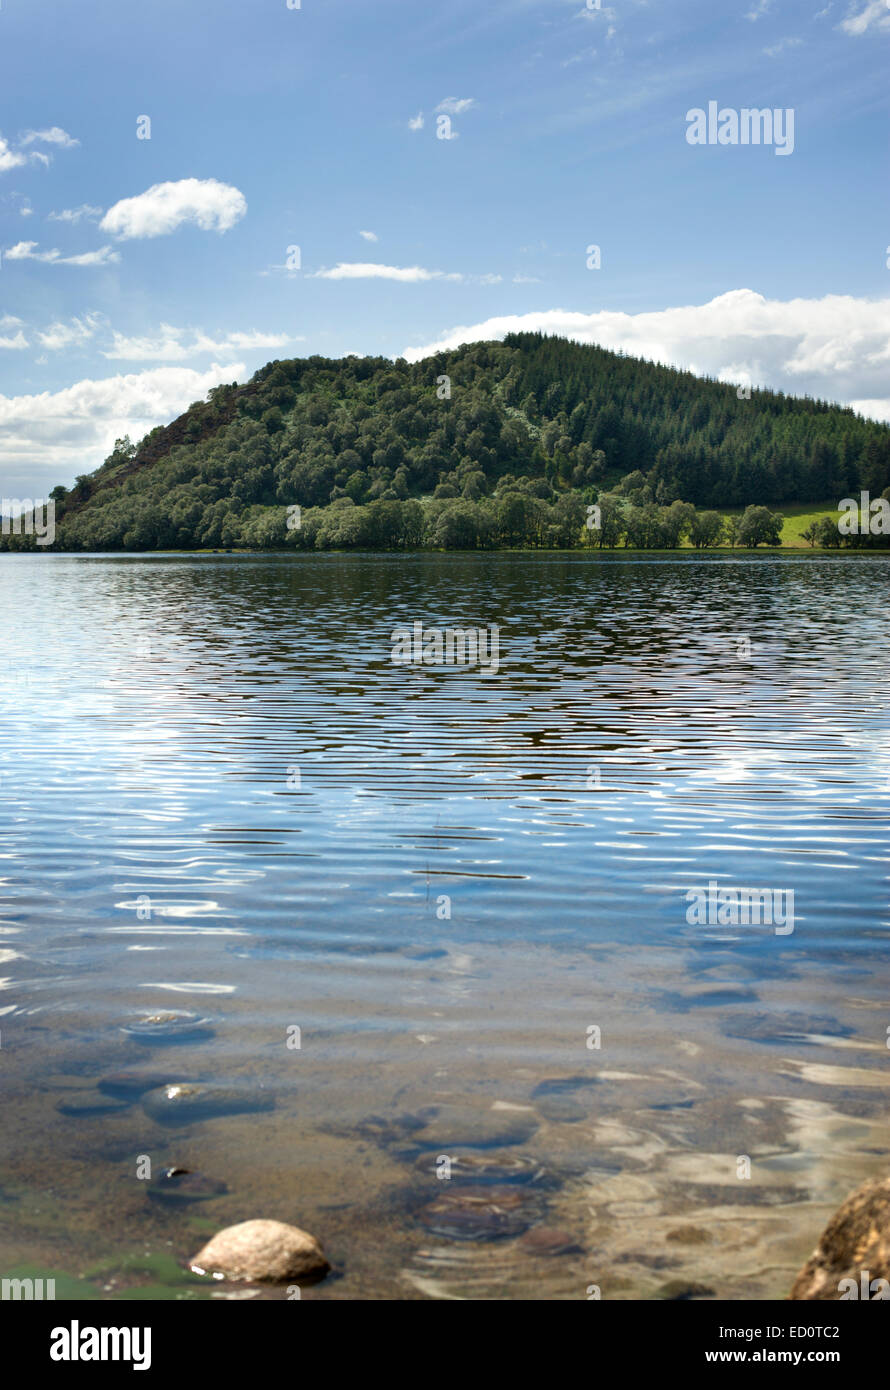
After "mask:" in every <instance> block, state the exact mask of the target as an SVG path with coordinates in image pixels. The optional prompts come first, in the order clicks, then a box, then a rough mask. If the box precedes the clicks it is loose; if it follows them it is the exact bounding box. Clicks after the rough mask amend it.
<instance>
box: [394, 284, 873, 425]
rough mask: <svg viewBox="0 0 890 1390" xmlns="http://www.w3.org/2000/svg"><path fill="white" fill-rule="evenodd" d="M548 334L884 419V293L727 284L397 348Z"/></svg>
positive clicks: (412, 352) (491, 324) (415, 356)
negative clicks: (701, 299) (624, 309)
mask: <svg viewBox="0 0 890 1390" xmlns="http://www.w3.org/2000/svg"><path fill="white" fill-rule="evenodd" d="M535 332H541V333H550V334H558V335H560V336H562V337H566V338H573V339H574V340H575V341H576V342H581V343H598V344H600V346H602V347H608V348H612V349H615V350H617V349H619V348H620V349H623V350H624V351H625V352H627V353H630V354H631V355H633V356H635V357H646V358H649V359H651V360H653V361H656V362H664V363H667V364H668V365H670V366H674V367H682V368H686V369H687V370H689V371H693V372H696V373H697V374H699V375H701V376H705V375H707V376H712V377H717V378H718V379H719V380H721V381H736V382H749V383H750V384H752V385H754V386H769V387H772V388H774V389H777V390H784V391H788V392H791V393H793V394H795V395H806V394H809V395H811V396H818V397H821V398H823V399H826V400H832V401H840V402H842V403H844V404H849V405H854V406H855V408H856V409H862V410H865V408H866V407H867V413H868V414H869V415H872V416H874V417H876V418H879V419H887V420H890V397H888V395H887V373H888V366H890V299H880V300H868V299H856V298H854V297H853V296H851V295H826V296H825V297H824V298H823V299H792V300H785V301H783V300H775V299H766V298H765V297H764V296H763V295H761V294H755V293H754V291H753V290H731V291H730V292H729V293H728V294H722V295H719V296H718V297H717V298H716V299H712V300H710V301H709V302H708V303H706V304H699V305H684V306H681V307H677V308H672V309H659V310H655V311H653V312H650V313H640V314H625V313H620V312H617V311H612V310H600V311H599V312H596V313H592V314H584V313H577V312H573V311H571V310H566V309H550V310H544V311H541V312H535V313H529V314H510V315H504V316H502V317H499V318H490V319H486V320H485V321H484V322H482V323H476V324H472V325H470V326H467V327H461V328H456V329H454V330H453V331H451V332H448V333H445V334H443V336H442V337H441V338H439V339H438V340H437V341H436V342H434V343H429V344H427V345H425V346H423V347H410V348H406V349H405V352H404V354H403V355H404V357H406V358H407V360H408V361H409V362H417V361H419V360H420V359H421V358H423V357H428V356H429V355H430V354H431V353H434V352H438V351H441V350H442V349H447V348H455V347H458V346H459V345H460V344H461V343H467V342H478V341H480V340H482V339H486V338H503V337H504V335H505V334H506V333H535Z"/></svg>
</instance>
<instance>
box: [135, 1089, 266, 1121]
mask: <svg viewBox="0 0 890 1390" xmlns="http://www.w3.org/2000/svg"><path fill="white" fill-rule="evenodd" d="M142 1108H143V1110H144V1111H145V1113H146V1114H147V1115H150V1116H151V1118H152V1119H153V1120H157V1121H158V1123H159V1124H164V1125H190V1124H195V1123H197V1122H198V1121H199V1120H212V1119H216V1118H217V1117H218V1116H220V1115H245V1114H250V1113H251V1112H253V1111H259V1110H273V1109H274V1108H275V1101H274V1100H273V1098H272V1097H271V1096H270V1095H268V1094H267V1093H266V1092H264V1091H249V1090H247V1089H239V1088H237V1087H234V1086H211V1085H203V1084H201V1083H199V1082H188V1081H176V1082H168V1084H167V1085H166V1086H159V1087H158V1088H157V1090H154V1091H146V1093H145V1095H144V1096H143V1097H142Z"/></svg>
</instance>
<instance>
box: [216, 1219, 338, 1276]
mask: <svg viewBox="0 0 890 1390" xmlns="http://www.w3.org/2000/svg"><path fill="white" fill-rule="evenodd" d="M189 1268H190V1269H191V1270H192V1271H193V1272H194V1273H195V1274H215V1275H223V1276H224V1277H225V1278H227V1279H250V1280H254V1281H256V1282H259V1283H273V1284H276V1283H282V1282H284V1281H285V1280H287V1279H309V1278H319V1277H321V1275H323V1274H326V1273H327V1272H328V1270H329V1269H330V1265H329V1264H328V1261H327V1260H326V1259H325V1257H324V1252H323V1251H322V1248H321V1246H320V1245H319V1243H318V1241H317V1240H316V1239H315V1236H312V1235H310V1234H309V1232H308V1231H301V1230H300V1228H299V1226H288V1225H285V1223H284V1222H283V1221H241V1222H239V1224H238V1225H237V1226H226V1228H225V1229H224V1230H222V1231H218V1232H217V1234H216V1235H215V1236H214V1237H213V1239H212V1240H209V1241H208V1242H207V1244H206V1245H205V1246H203V1248H202V1249H201V1250H199V1251H198V1253H197V1255H196V1256H195V1257H194V1259H193V1260H191V1261H190V1262H189Z"/></svg>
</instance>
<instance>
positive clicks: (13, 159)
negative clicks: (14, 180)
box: [0, 135, 25, 174]
mask: <svg viewBox="0 0 890 1390" xmlns="http://www.w3.org/2000/svg"><path fill="white" fill-rule="evenodd" d="M24 163H25V156H24V155H23V154H19V153H18V152H17V151H16V150H11V149H10V148H9V141H8V140H4V139H3V136H2V135H0V174H5V173H6V171H7V169H16V168H18V166H19V165H20V164H24Z"/></svg>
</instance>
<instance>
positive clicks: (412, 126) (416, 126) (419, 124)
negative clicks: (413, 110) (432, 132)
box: [408, 111, 423, 130]
mask: <svg viewBox="0 0 890 1390" xmlns="http://www.w3.org/2000/svg"><path fill="white" fill-rule="evenodd" d="M408 129H409V130H423V112H422V111H418V113H417V115H416V116H412V117H411V119H410V121H409V122H408Z"/></svg>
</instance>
